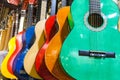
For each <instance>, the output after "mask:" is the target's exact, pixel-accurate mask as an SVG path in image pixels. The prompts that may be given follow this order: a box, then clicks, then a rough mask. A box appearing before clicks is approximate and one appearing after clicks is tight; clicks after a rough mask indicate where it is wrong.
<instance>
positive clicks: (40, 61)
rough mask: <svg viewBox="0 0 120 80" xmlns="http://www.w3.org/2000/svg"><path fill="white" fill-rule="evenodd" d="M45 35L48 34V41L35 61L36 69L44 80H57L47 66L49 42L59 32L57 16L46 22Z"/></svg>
mask: <svg viewBox="0 0 120 80" xmlns="http://www.w3.org/2000/svg"><path fill="white" fill-rule="evenodd" d="M45 31H46V32H45V33H46V41H45V43H44V45H43V46H42V47H41V48H40V50H39V52H38V54H37V56H36V60H35V67H36V71H37V72H38V74H39V75H40V76H41V77H42V78H43V79H44V80H57V79H56V78H55V77H54V76H53V75H52V74H51V73H50V72H49V70H48V69H47V67H46V65H45V59H44V55H45V50H46V48H47V46H48V43H49V41H50V40H51V38H52V37H53V36H54V35H55V33H56V32H57V25H56V16H50V17H49V18H48V20H47V21H46V25H45Z"/></svg>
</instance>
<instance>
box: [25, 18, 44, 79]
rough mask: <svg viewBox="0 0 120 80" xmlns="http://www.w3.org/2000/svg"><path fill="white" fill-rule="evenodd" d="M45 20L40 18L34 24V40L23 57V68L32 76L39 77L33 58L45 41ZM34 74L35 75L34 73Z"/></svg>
mask: <svg viewBox="0 0 120 80" xmlns="http://www.w3.org/2000/svg"><path fill="white" fill-rule="evenodd" d="M45 21H46V20H42V21H39V22H38V23H37V24H36V26H35V36H36V40H35V42H34V44H33V45H32V47H31V48H30V50H29V51H28V52H27V54H26V56H25V58H24V69H25V71H26V72H27V73H28V74H29V75H30V76H32V77H37V78H39V75H37V72H36V69H35V65H34V62H35V58H36V55H37V53H38V51H39V49H40V47H41V46H42V45H43V43H44V42H45V39H44V36H45V35H44V27H45ZM35 74H36V75H35Z"/></svg>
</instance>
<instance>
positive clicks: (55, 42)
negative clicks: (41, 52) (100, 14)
mask: <svg viewBox="0 0 120 80" xmlns="http://www.w3.org/2000/svg"><path fill="white" fill-rule="evenodd" d="M69 13H70V7H63V8H61V9H59V10H58V12H57V16H56V18H57V22H58V25H59V30H58V32H57V33H56V34H55V36H54V37H53V38H52V39H51V41H50V42H49V45H48V47H47V49H46V52H45V63H46V66H47V68H48V70H49V71H50V72H51V73H52V74H53V75H54V76H55V77H57V78H58V79H59V80H72V78H71V77H69V76H68V75H67V74H66V73H65V72H64V71H63V69H62V68H61V65H60V64H59V59H58V57H59V53H60V49H61V46H62V43H63V41H64V39H65V38H66V36H67V35H68V33H69V30H68V29H69V27H68V22H67V20H68V19H67V17H68V14H69Z"/></svg>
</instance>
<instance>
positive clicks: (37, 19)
mask: <svg viewBox="0 0 120 80" xmlns="http://www.w3.org/2000/svg"><path fill="white" fill-rule="evenodd" d="M37 3H38V4H37V5H38V6H37V12H36V22H38V21H40V15H41V3H42V1H41V0H38V1H37Z"/></svg>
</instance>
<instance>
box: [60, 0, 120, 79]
mask: <svg viewBox="0 0 120 80" xmlns="http://www.w3.org/2000/svg"><path fill="white" fill-rule="evenodd" d="M71 14H72V17H73V21H74V28H73V30H72V31H71V32H70V34H69V35H68V37H67V38H66V40H65V42H64V43H63V46H62V48H61V53H60V57H59V58H60V62H61V65H62V67H63V68H64V70H65V72H67V73H68V74H69V75H70V76H72V77H73V78H75V79H76V80H119V79H120V68H119V67H120V32H119V31H118V28H117V24H118V19H119V17H120V11H119V9H118V6H117V5H116V4H115V3H114V2H113V1H112V0H74V1H73V3H72V5H71Z"/></svg>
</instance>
